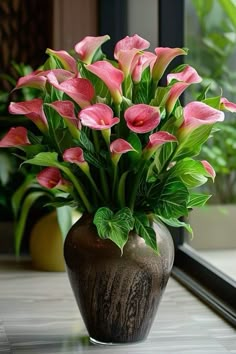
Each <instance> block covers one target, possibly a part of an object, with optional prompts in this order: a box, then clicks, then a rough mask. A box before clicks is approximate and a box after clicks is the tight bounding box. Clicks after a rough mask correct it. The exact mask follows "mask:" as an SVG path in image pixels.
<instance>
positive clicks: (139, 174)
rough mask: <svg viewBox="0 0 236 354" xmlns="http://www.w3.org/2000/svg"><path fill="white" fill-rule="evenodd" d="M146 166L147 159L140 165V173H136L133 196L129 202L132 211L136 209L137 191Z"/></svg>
mask: <svg viewBox="0 0 236 354" xmlns="http://www.w3.org/2000/svg"><path fill="white" fill-rule="evenodd" d="M145 166H146V161H144V164H143V166H140V168H139V169H138V173H137V175H136V178H135V180H134V184H133V189H132V192H131V197H130V203H129V205H130V206H129V207H130V209H131V210H132V211H134V205H135V200H136V196H137V191H138V187H139V184H140V180H141V177H142V174H143V171H144V168H145Z"/></svg>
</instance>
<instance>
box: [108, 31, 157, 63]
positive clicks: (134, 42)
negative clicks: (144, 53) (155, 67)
mask: <svg viewBox="0 0 236 354" xmlns="http://www.w3.org/2000/svg"><path fill="white" fill-rule="evenodd" d="M149 46H150V43H149V42H148V41H147V40H146V39H144V38H142V37H140V36H139V35H137V34H135V35H133V36H131V37H129V36H126V37H125V38H123V39H121V40H120V41H118V42H117V43H116V46H115V50H114V58H115V59H118V56H119V52H120V51H121V50H132V49H138V50H144V49H147V48H149Z"/></svg>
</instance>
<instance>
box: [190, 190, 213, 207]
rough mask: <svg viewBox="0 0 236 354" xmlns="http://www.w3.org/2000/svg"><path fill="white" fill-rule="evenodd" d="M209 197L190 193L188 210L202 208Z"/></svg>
mask: <svg viewBox="0 0 236 354" xmlns="http://www.w3.org/2000/svg"><path fill="white" fill-rule="evenodd" d="M210 197H211V195H207V194H201V193H191V194H190V195H189V200H188V204H187V205H188V208H193V207H202V206H204V205H205V204H206V202H207V201H208V199H209V198H210Z"/></svg>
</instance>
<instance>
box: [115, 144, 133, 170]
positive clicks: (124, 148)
mask: <svg viewBox="0 0 236 354" xmlns="http://www.w3.org/2000/svg"><path fill="white" fill-rule="evenodd" d="M129 151H134V148H133V146H132V145H131V144H130V143H128V141H126V140H124V139H120V138H118V139H116V140H114V141H113V142H112V143H111V145H110V152H111V158H112V161H113V163H114V164H115V165H116V164H117V163H118V161H119V159H120V157H121V155H122V154H125V153H126V152H129Z"/></svg>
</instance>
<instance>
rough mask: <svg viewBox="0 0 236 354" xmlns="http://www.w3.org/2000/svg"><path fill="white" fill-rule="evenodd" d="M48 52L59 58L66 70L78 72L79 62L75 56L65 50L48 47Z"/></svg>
mask: <svg viewBox="0 0 236 354" xmlns="http://www.w3.org/2000/svg"><path fill="white" fill-rule="evenodd" d="M46 53H47V54H49V55H51V56H52V57H55V58H56V59H57V60H59V61H60V63H61V64H62V65H63V67H64V69H65V70H69V71H71V72H73V73H77V72H78V68H77V62H76V60H75V58H73V57H72V56H71V55H70V54H69V53H67V52H66V51H65V50H53V49H49V48H48V49H47V50H46Z"/></svg>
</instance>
